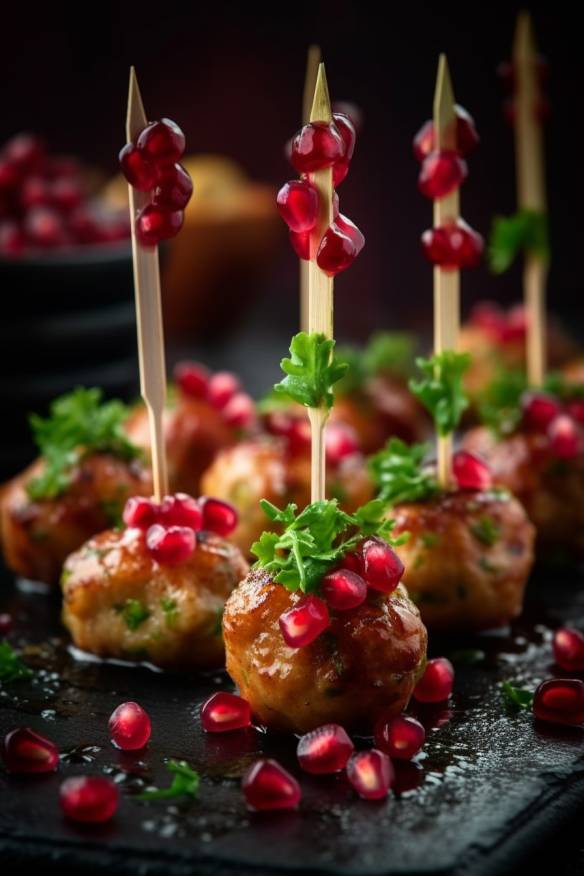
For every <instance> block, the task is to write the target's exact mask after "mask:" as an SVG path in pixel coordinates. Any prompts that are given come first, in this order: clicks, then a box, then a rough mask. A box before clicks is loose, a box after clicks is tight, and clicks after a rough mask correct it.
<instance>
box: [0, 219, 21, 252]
mask: <svg viewBox="0 0 584 876" xmlns="http://www.w3.org/2000/svg"><path fill="white" fill-rule="evenodd" d="M25 247H26V235H25V234H24V232H23V230H22V228H20V226H19V225H17V224H16V222H1V223H0V253H2V255H3V256H9V257H11V258H14V257H15V256H19V255H22V253H23V252H24V250H25Z"/></svg>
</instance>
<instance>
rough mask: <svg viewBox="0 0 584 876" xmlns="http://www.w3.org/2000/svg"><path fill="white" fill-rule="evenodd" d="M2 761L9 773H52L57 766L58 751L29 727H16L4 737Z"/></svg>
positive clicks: (49, 741) (51, 743)
mask: <svg viewBox="0 0 584 876" xmlns="http://www.w3.org/2000/svg"><path fill="white" fill-rule="evenodd" d="M2 759H3V760H4V765H5V766H6V769H7V770H8V772H9V773H52V772H54V771H55V770H56V769H57V767H58V766H59V749H58V748H57V746H56V745H55V743H54V742H52V741H51V740H50V739H47V738H46V736H41V734H40V733H36V732H35V731H34V730H31V728H30V727H17V728H16V729H15V730H11V731H10V733H7V735H6V736H5V737H4V745H3V747H2Z"/></svg>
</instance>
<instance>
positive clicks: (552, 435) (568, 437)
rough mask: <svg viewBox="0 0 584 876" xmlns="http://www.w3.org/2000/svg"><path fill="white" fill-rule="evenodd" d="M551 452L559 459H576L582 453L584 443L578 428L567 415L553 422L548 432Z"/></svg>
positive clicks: (560, 416)
mask: <svg viewBox="0 0 584 876" xmlns="http://www.w3.org/2000/svg"><path fill="white" fill-rule="evenodd" d="M547 434H548V438H549V442H550V450H551V452H552V454H553V455H554V456H555V457H557V458H558V459H574V458H575V457H576V456H579V455H580V454H581V453H582V450H583V448H584V442H583V441H582V433H581V432H580V430H579V429H578V426H577V425H576V423H575V422H574V420H572V418H571V417H569V416H567V414H560V415H559V416H557V417H556V418H555V420H552V422H551V423H550V425H549V427H548V430H547Z"/></svg>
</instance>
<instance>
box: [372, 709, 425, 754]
mask: <svg viewBox="0 0 584 876" xmlns="http://www.w3.org/2000/svg"><path fill="white" fill-rule="evenodd" d="M373 735H374V739H375V746H376V748H379V750H380V751H384V752H385V753H386V754H388V755H389V756H390V757H392V758H395V759H396V760H411V758H412V757H413V756H414V755H415V754H417V753H418V751H419V750H420V749H421V747H422V746H423V744H424V742H425V739H426V731H425V730H424V727H423V725H422V724H420V722H419V721H416V719H415V718H411V717H410V716H409V715H397V716H396V717H395V718H389V719H388V718H383V717H382V718H380V719H379V720H378V721H377V722H376V724H375V730H374V734H373Z"/></svg>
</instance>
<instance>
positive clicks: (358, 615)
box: [223, 569, 427, 733]
mask: <svg viewBox="0 0 584 876" xmlns="http://www.w3.org/2000/svg"><path fill="white" fill-rule="evenodd" d="M300 598H301V594H299V593H291V592H290V591H289V590H287V589H286V588H285V587H283V586H282V585H280V584H274V583H272V581H271V580H270V576H269V574H268V573H267V572H266V571H265V570H264V569H252V571H251V572H250V574H249V575H248V576H247V578H245V579H244V581H242V583H241V584H240V585H239V587H238V588H237V589H236V590H234V592H233V593H232V595H231V596H230V597H229V599H228V601H227V604H226V606H225V613H224V615H223V636H224V639H225V652H226V660H227V671H228V672H229V674H230V676H231V678H232V679H233V680H234V682H235V683H236V684H237V685H238V687H239V690H240V692H241V695H242V696H243V697H244V698H245V699H246V700H247V701H248V702H249V703H250V705H251V708H252V712H253V714H254V715H255V716H256V718H257V719H258V721H259V722H260V723H261V724H264V725H266V726H267V727H270V728H273V729H277V730H288V731H293V732H296V733H304V732H306V731H308V730H313V729H314V728H316V727H319V726H320V725H322V724H327V723H329V722H331V721H332V722H338V723H339V724H342V725H343V726H344V727H347V728H352V729H362V730H364V731H365V732H371V727H372V724H373V722H374V721H375V719H376V717H377V716H378V715H379V714H380V713H381V712H384V713H387V714H390V715H397V714H399V713H400V712H401V711H402V710H403V709H404V707H405V706H406V705H407V703H408V701H409V699H410V696H411V694H412V691H413V689H414V687H415V684H416V681H417V679H418V677H419V675H420V674H421V672H422V670H423V668H424V665H425V658H426V645H427V634H426V629H425V627H424V625H423V623H422V621H421V619H420V613H419V611H418V609H417V608H416V607H415V605H413V603H412V602H410V600H409V599H408V595H407V592H406V590H405V589H404V588H403V587H402V586H401V585H399V586H398V588H397V589H396V590H395V591H394V592H393V593H391V594H381V593H377V594H371V593H370V595H369V597H368V599H367V601H366V602H364V603H362V605H360V606H359V607H358V608H355V609H351V610H350V611H344V612H339V613H338V615H336V616H332V617H331V626H330V628H329V629H328V630H327V631H326V632H325V633H322V634H321V635H320V636H319V637H318V638H317V639H315V640H314V641H313V642H312V643H311V644H310V645H308V646H306V647H304V648H290V647H288V645H286V643H285V641H284V639H283V637H282V633H281V630H280V627H279V623H278V619H279V617H280V615H281V614H282V612H284V611H286V610H288V609H289V608H290V607H292V606H293V605H295V604H296V603H297V602H298V601H299V599H300Z"/></svg>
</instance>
